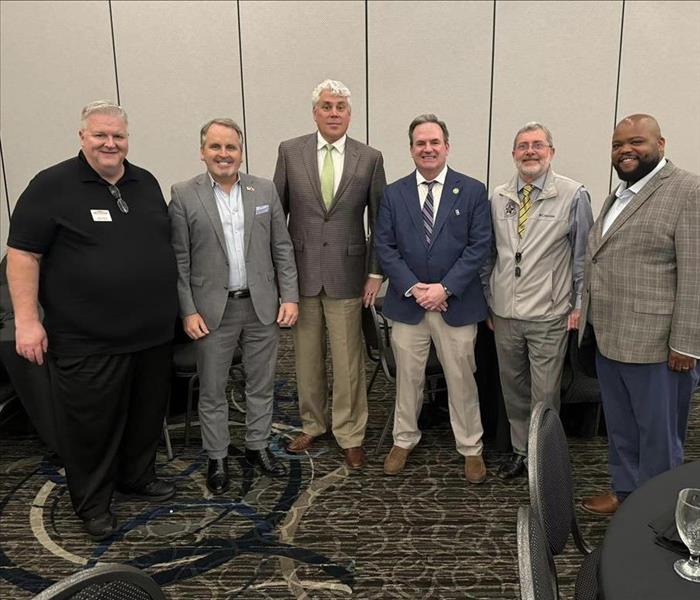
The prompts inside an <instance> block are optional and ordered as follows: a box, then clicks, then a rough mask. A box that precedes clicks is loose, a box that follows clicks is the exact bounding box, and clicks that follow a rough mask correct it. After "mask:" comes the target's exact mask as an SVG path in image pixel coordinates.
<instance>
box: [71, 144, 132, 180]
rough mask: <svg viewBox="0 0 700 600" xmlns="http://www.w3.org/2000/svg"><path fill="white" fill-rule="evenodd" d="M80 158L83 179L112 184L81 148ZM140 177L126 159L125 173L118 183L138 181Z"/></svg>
mask: <svg viewBox="0 0 700 600" xmlns="http://www.w3.org/2000/svg"><path fill="white" fill-rule="evenodd" d="M78 160H79V161H80V163H79V164H80V168H81V170H82V173H83V174H82V180H83V181H97V182H99V183H103V184H105V185H112V184H111V183H109V181H107V180H106V179H104V178H103V177H102V176H101V175H100V174H99V173H98V172H97V171H95V169H93V168H92V166H91V165H90V163H89V162H88V161H87V158H85V154H83V151H82V150H80V151H79V152H78ZM138 180H139V177H138V175H137V173H136V172H135V171H134V169H133V168H132V167H131V163H130V162H129V161H128V160H126V159H124V173H123V174H122V176H121V177H120V178H119V181H117V183H121V182H123V181H138Z"/></svg>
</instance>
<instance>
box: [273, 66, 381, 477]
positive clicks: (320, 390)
mask: <svg viewBox="0 0 700 600" xmlns="http://www.w3.org/2000/svg"><path fill="white" fill-rule="evenodd" d="M312 106H313V118H314V121H315V122H316V125H317V126H318V131H317V132H314V133H312V134H309V135H304V136H301V137H298V138H294V139H291V140H287V141H285V142H282V143H281V144H280V147H279V155H278V158H277V167H276V169H275V176H274V181H275V185H276V186H277V191H278V193H279V196H280V200H281V201H282V206H283V207H284V210H285V212H286V213H288V214H289V232H290V234H291V236H292V243H293V244H294V253H295V257H296V262H297V268H298V270H299V287H300V293H301V299H300V303H299V323H298V324H297V326H296V328H295V332H294V345H295V350H296V372H297V389H298V392H299V412H300V413H301V421H302V428H303V432H302V434H301V435H299V436H298V437H297V438H295V439H294V440H292V442H291V443H290V444H289V446H288V447H287V449H288V450H289V451H290V452H296V453H300V452H305V451H306V450H308V449H309V448H310V447H311V446H312V444H313V442H314V440H315V438H317V437H319V436H321V435H323V434H324V433H325V432H326V430H327V428H328V425H327V417H326V409H327V402H328V401H327V390H328V384H327V378H326V369H325V357H326V333H325V330H326V328H327V329H328V337H329V339H330V347H331V360H332V364H333V411H332V412H333V420H332V430H333V435H334V436H335V438H336V440H337V442H338V444H339V446H340V447H341V448H342V449H343V451H344V453H345V461H346V463H347V464H348V466H349V467H351V468H355V469H357V468H360V467H362V466H363V465H364V463H365V454H364V451H363V449H362V441H363V439H364V435H365V427H366V424H367V393H366V391H365V375H364V359H363V352H362V325H361V310H362V304H363V303H364V305H365V306H369V305H370V303H373V302H374V299H375V298H376V295H377V292H378V291H379V287H380V286H381V283H382V276H381V272H380V270H379V267H378V265H377V262H376V258H375V254H374V247H373V244H372V240H371V237H370V240H369V243H368V242H367V238H366V234H365V227H364V215H365V210H366V211H367V222H368V225H369V229H370V231H372V229H373V228H374V220H375V216H376V214H377V207H378V206H379V201H380V200H381V197H382V192H383V189H384V186H385V184H386V179H385V176H384V163H383V160H382V155H381V153H380V152H378V151H377V150H375V149H374V148H370V147H369V146H367V145H365V144H362V143H360V142H358V141H356V140H354V139H352V138H350V137H348V136H347V135H346V132H347V129H348V125H349V124H350V110H351V109H350V90H349V89H348V88H347V87H346V86H345V85H343V84H342V83H341V82H339V81H334V80H330V79H327V80H326V81H323V82H322V83H320V84H319V85H318V86H316V88H315V89H314V91H313V93H312Z"/></svg>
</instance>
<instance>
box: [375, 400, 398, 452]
mask: <svg viewBox="0 0 700 600" xmlns="http://www.w3.org/2000/svg"><path fill="white" fill-rule="evenodd" d="M395 410H396V405H395V404H394V405H392V407H391V410H390V411H389V416H388V417H387V419H386V423H384V429H382V435H380V436H379V441H378V442H377V447H376V448H375V449H374V453H375V454H379V450H381V447H382V445H383V444H384V439H385V438H386V436H387V434H388V433H389V427H391V425H392V424H393V422H394V411H395Z"/></svg>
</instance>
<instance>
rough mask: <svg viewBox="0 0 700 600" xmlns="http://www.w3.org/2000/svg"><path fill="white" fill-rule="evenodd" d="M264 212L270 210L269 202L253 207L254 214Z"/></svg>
mask: <svg viewBox="0 0 700 600" xmlns="http://www.w3.org/2000/svg"><path fill="white" fill-rule="evenodd" d="M266 212H270V205H269V204H263V205H262V206H256V207H255V214H256V215H263V214H265V213H266Z"/></svg>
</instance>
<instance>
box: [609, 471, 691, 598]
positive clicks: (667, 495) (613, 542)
mask: <svg viewBox="0 0 700 600" xmlns="http://www.w3.org/2000/svg"><path fill="white" fill-rule="evenodd" d="M687 487H698V488H700V461H695V462H691V463H686V464H684V465H681V466H679V467H676V468H675V469H672V470H671V471H666V472H665V473H661V474H660V475H657V476H656V477H654V478H653V479H650V480H649V481H647V482H646V483H645V484H644V485H642V486H641V487H640V488H639V489H637V490H635V491H634V493H632V494H630V496H628V498H627V500H625V501H624V502H623V503H622V505H621V506H620V508H619V509H618V511H617V513H615V516H614V517H613V518H612V520H611V521H610V525H609V526H608V530H607V532H606V533H605V539H604V540H603V545H602V554H601V559H600V565H599V571H598V578H599V590H600V594H601V597H602V598H603V599H604V600H686V599H687V600H698V598H700V583H692V582H690V581H686V580H685V579H682V578H681V577H680V576H678V575H677V574H676V572H675V571H674V570H673V563H674V562H675V561H676V560H678V559H679V558H681V556H680V555H679V554H676V553H675V552H672V551H671V550H668V549H666V548H663V547H661V546H659V545H658V544H656V543H654V538H655V535H656V534H655V533H654V531H653V530H652V529H651V527H649V523H650V522H652V521H654V520H656V519H658V518H659V517H662V516H663V515H664V514H665V513H666V514H668V515H669V517H671V515H672V514H673V511H674V509H675V506H676V499H677V498H678V492H679V491H680V490H682V489H683V488H687Z"/></svg>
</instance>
